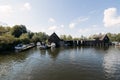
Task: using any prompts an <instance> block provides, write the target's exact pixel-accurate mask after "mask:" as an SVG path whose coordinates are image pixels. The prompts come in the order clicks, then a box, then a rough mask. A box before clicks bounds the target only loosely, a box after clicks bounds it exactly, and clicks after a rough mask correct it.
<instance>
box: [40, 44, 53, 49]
mask: <svg viewBox="0 0 120 80" xmlns="http://www.w3.org/2000/svg"><path fill="white" fill-rule="evenodd" d="M50 48H51V47H50V46H47V45H41V46H40V49H41V50H45V49H50Z"/></svg>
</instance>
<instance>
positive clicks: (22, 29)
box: [12, 25, 27, 38]
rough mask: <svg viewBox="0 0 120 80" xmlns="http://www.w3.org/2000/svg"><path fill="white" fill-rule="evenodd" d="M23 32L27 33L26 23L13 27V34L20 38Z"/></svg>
mask: <svg viewBox="0 0 120 80" xmlns="http://www.w3.org/2000/svg"><path fill="white" fill-rule="evenodd" d="M23 33H27V29H26V27H25V26H24V25H15V26H13V28H12V35H14V36H15V37H17V38H19V37H20V36H21V35H22V34H23Z"/></svg>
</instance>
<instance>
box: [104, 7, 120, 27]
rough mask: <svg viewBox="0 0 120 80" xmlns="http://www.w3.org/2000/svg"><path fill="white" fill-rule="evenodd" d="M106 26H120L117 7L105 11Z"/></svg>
mask: <svg viewBox="0 0 120 80" xmlns="http://www.w3.org/2000/svg"><path fill="white" fill-rule="evenodd" d="M103 22H104V26H105V27H115V26H120V15H117V9H116V8H108V9H106V10H105V11H104V20H103Z"/></svg>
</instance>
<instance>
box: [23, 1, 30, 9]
mask: <svg viewBox="0 0 120 80" xmlns="http://www.w3.org/2000/svg"><path fill="white" fill-rule="evenodd" d="M22 10H28V11H29V10H31V4H30V3H28V2H27V3H25V4H24V5H23V6H22Z"/></svg>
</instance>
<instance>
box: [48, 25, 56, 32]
mask: <svg viewBox="0 0 120 80" xmlns="http://www.w3.org/2000/svg"><path fill="white" fill-rule="evenodd" d="M56 29H57V26H55V25H54V26H50V27H49V28H48V30H52V31H53V30H56Z"/></svg>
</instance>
